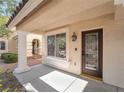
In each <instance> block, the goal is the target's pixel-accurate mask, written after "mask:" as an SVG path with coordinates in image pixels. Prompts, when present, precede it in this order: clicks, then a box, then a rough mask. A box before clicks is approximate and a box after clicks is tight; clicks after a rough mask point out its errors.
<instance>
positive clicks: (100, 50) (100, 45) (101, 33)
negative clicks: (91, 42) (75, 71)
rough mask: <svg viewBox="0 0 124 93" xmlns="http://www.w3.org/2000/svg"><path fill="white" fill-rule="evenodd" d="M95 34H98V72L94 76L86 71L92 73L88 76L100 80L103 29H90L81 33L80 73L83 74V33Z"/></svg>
mask: <svg viewBox="0 0 124 93" xmlns="http://www.w3.org/2000/svg"><path fill="white" fill-rule="evenodd" d="M93 32H94V33H95V32H99V47H100V48H99V53H98V54H99V62H100V64H99V66H100V71H99V73H98V74H95V73H92V72H90V71H88V70H87V71H88V72H89V73H92V74H90V75H92V76H95V77H100V78H102V77H103V28H97V29H90V30H83V31H81V73H84V72H83V68H84V64H83V63H84V61H83V60H84V58H83V55H82V51H83V49H84V46H85V45H84V44H85V39H83V33H93Z"/></svg>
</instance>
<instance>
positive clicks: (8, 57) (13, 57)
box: [1, 53, 18, 63]
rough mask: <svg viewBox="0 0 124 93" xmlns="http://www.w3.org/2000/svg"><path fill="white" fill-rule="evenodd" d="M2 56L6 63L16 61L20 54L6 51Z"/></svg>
mask: <svg viewBox="0 0 124 93" xmlns="http://www.w3.org/2000/svg"><path fill="white" fill-rule="evenodd" d="M1 57H2V58H3V60H4V62H5V63H16V62H17V61H18V55H17V54H14V53H4V54H2V55H1Z"/></svg>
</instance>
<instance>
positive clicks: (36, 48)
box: [32, 39, 40, 56]
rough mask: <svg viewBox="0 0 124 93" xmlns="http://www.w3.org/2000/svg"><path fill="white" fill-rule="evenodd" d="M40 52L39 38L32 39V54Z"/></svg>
mask: <svg viewBox="0 0 124 93" xmlns="http://www.w3.org/2000/svg"><path fill="white" fill-rule="evenodd" d="M39 54H40V40H38V39H33V41H32V55H33V56H35V55H39Z"/></svg>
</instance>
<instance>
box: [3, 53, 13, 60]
mask: <svg viewBox="0 0 124 93" xmlns="http://www.w3.org/2000/svg"><path fill="white" fill-rule="evenodd" d="M6 54H12V53H2V54H1V59H4V55H6Z"/></svg>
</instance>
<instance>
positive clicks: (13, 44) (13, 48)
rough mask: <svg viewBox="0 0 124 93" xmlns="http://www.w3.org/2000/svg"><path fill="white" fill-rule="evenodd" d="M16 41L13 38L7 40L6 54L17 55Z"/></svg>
mask: <svg viewBox="0 0 124 93" xmlns="http://www.w3.org/2000/svg"><path fill="white" fill-rule="evenodd" d="M17 49H18V48H17V41H16V39H15V38H11V39H9V40H8V52H10V53H17V52H18V51H17Z"/></svg>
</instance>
